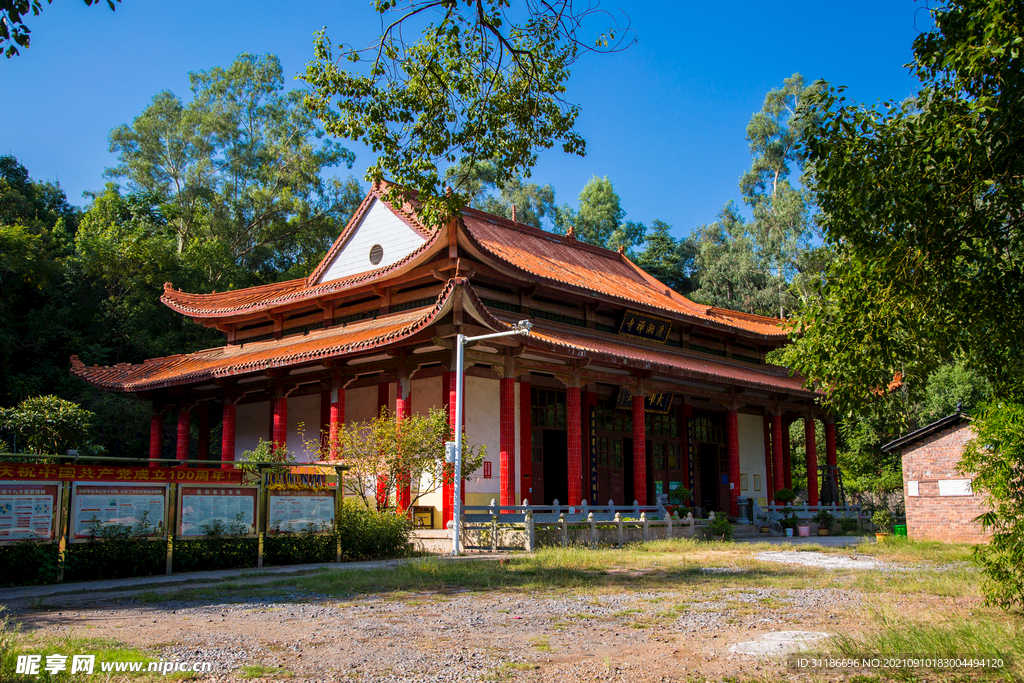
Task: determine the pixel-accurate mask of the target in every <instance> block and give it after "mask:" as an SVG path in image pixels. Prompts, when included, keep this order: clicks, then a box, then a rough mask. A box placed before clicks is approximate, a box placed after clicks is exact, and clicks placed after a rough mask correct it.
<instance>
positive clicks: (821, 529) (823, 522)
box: [814, 510, 836, 536]
mask: <svg viewBox="0 0 1024 683" xmlns="http://www.w3.org/2000/svg"><path fill="white" fill-rule="evenodd" d="M814 523H815V524H817V525H818V535H819V536H828V534H829V531H830V530H831V529H832V525H833V524H835V523H836V516H835V515H833V514H832V513H831V512H829V511H828V510H819V511H818V514H816V515H814Z"/></svg>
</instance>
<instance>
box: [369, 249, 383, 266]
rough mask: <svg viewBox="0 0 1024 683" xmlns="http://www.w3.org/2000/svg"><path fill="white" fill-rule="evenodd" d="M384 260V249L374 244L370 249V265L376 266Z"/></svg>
mask: <svg viewBox="0 0 1024 683" xmlns="http://www.w3.org/2000/svg"><path fill="white" fill-rule="evenodd" d="M383 260H384V247H382V246H380V245H379V244H375V245H373V246H372V247H370V263H372V264H373V265H377V264H378V263H380V262H381V261H383Z"/></svg>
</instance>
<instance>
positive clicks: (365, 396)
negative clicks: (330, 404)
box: [345, 385, 379, 422]
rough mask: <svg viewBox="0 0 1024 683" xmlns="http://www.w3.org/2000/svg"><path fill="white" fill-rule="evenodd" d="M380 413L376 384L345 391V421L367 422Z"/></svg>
mask: <svg viewBox="0 0 1024 683" xmlns="http://www.w3.org/2000/svg"><path fill="white" fill-rule="evenodd" d="M378 414H379V411H378V409H377V387H376V385H374V386H370V387H360V388H358V389H348V390H347V391H346V392H345V422H366V421H367V420H372V419H374V418H375V417H377V415H378Z"/></svg>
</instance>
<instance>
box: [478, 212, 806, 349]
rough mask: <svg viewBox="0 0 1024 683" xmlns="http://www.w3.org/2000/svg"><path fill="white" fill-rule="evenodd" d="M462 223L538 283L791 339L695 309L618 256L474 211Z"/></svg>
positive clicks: (771, 324) (729, 314)
mask: <svg viewBox="0 0 1024 683" xmlns="http://www.w3.org/2000/svg"><path fill="white" fill-rule="evenodd" d="M462 218H463V223H464V224H465V226H466V229H467V231H468V233H469V236H470V237H471V238H472V239H473V241H474V242H475V243H476V244H477V245H478V246H479V247H480V248H482V249H483V250H484V251H485V252H487V253H489V254H490V255H492V256H494V257H495V258H497V259H499V260H500V261H502V262H504V263H506V264H508V265H510V266H512V267H513V268H516V269H517V270H520V271H522V272H524V273H526V274H528V275H529V276H532V278H534V279H535V278H542V279H545V280H547V281H549V282H552V283H555V284H556V285H561V286H563V287H564V286H569V287H571V288H573V289H576V290H578V291H581V292H586V293H591V294H599V295H605V296H609V297H612V298H615V299H618V300H620V301H621V302H623V303H624V304H625V305H627V306H636V307H639V308H647V309H650V310H654V311H657V312H659V313H661V314H666V313H668V314H670V315H672V316H673V317H676V318H679V317H684V318H689V319H691V320H694V321H697V322H700V323H701V324H704V325H711V326H717V327H726V328H737V327H738V328H740V329H742V330H745V331H747V332H752V333H754V334H758V335H761V336H764V337H772V338H781V337H785V336H786V329H785V328H783V327H780V323H782V324H784V321H781V320H779V319H777V318H766V317H763V316H759V315H750V314H748V313H741V312H738V311H730V310H727V309H722V308H715V307H713V306H705V305H702V304H698V303H695V302H693V301H691V300H690V299H687V298H686V297H685V296H682V295H681V294H677V293H676V292H674V291H672V290H671V289H670V288H669V287H668V286H667V285H665V284H664V283H662V282H659V281H658V280H657V279H655V278H654V277H652V276H650V275H648V274H647V273H646V272H644V271H643V270H642V269H640V267H638V266H637V265H636V264H634V263H633V262H632V261H630V260H629V259H628V258H626V257H625V256H624V255H622V254H618V253H616V252H614V251H609V250H608V249H602V248H600V247H595V246H592V245H589V244H584V243H582V242H577V241H575V240H572V239H569V238H567V237H563V236H561V235H554V234H552V233H549V232H545V231H543V230H538V229H537V228H533V227H531V226H527V225H522V224H521V223H513V222H512V221H509V220H507V219H504V218H499V217H497V216H492V215H491V214H488V213H484V212H482V211H477V210H475V209H465V210H464V211H463V216H462Z"/></svg>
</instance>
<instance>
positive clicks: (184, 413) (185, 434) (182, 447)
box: [175, 408, 192, 460]
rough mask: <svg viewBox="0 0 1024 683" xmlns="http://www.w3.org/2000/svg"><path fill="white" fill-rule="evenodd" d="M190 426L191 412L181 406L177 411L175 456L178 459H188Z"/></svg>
mask: <svg viewBox="0 0 1024 683" xmlns="http://www.w3.org/2000/svg"><path fill="white" fill-rule="evenodd" d="M191 426H192V414H191V413H189V412H188V409H187V408H181V409H180V410H179V411H178V447H177V449H176V451H175V457H177V459H178V460H188V440H189V436H190V433H189V432H190V429H191Z"/></svg>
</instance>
